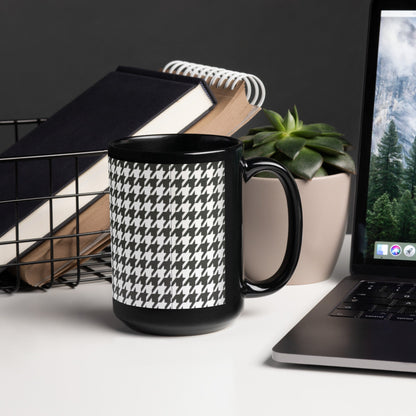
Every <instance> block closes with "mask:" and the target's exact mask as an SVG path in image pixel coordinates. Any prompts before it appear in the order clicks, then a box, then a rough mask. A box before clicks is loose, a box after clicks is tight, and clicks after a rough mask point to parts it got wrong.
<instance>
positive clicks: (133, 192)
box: [109, 158, 225, 309]
mask: <svg viewBox="0 0 416 416" xmlns="http://www.w3.org/2000/svg"><path fill="white" fill-rule="evenodd" d="M109 175H110V207H111V217H110V219H111V245H112V271H113V297H114V299H115V300H117V301H118V302H121V303H124V304H126V305H131V306H136V307H142V308H152V309H193V308H208V307H213V306H219V305H223V304H224V303H225V194H224V191H225V189H224V187H225V180H224V178H225V169H224V163H223V162H212V163H195V164H149V163H136V162H126V161H121V160H117V159H113V158H109Z"/></svg>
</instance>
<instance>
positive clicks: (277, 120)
mask: <svg viewBox="0 0 416 416" xmlns="http://www.w3.org/2000/svg"><path fill="white" fill-rule="evenodd" d="M263 112H264V113H265V114H266V116H267V117H268V119H269V120H270V122H271V123H272V124H273V126H274V128H275V129H276V130H277V131H285V130H286V129H285V127H284V125H283V118H282V116H281V115H280V114H279V113H276V112H275V111H272V110H267V109H265V108H263Z"/></svg>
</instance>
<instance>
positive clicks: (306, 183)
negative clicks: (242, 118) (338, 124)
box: [241, 107, 355, 284]
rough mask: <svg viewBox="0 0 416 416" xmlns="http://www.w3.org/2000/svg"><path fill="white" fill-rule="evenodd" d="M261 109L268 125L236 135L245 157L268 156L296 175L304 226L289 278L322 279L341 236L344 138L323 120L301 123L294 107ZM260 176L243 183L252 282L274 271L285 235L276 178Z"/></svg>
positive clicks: (350, 165)
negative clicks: (282, 114) (296, 261)
mask: <svg viewBox="0 0 416 416" xmlns="http://www.w3.org/2000/svg"><path fill="white" fill-rule="evenodd" d="M263 111H264V113H265V114H266V116H267V117H268V119H269V120H270V123H271V124H270V125H267V126H262V127H257V128H253V129H251V130H250V131H249V132H248V135H247V136H244V137H242V138H241V140H242V141H243V143H244V156H245V157H246V158H250V157H255V156H261V157H271V158H273V159H276V160H277V161H279V162H280V163H282V164H283V165H285V166H286V167H287V168H288V170H289V171H290V172H291V173H292V174H293V176H294V177H295V178H296V182H297V185H298V188H299V193H300V196H301V200H302V208H303V227H304V229H303V241H302V250H301V254H300V258H299V263H298V266H297V268H296V271H295V273H294V275H293V277H292V278H291V280H290V282H289V283H291V284H303V283H312V282H317V281H320V280H324V279H326V278H328V277H329V276H330V274H331V272H332V270H333V268H334V266H335V263H336V260H337V258H338V255H339V251H340V249H341V246H342V242H343V238H344V235H345V229H346V224H347V217H348V199H349V188H350V178H351V174H353V173H355V164H354V161H353V159H352V158H351V156H350V155H349V154H348V153H347V152H346V150H347V148H348V147H349V143H348V142H347V141H346V140H345V138H344V136H343V135H342V134H341V133H339V132H338V131H337V130H336V129H335V128H334V127H332V126H330V125H328V124H325V123H314V124H304V123H303V122H302V121H301V120H300V119H299V116H298V112H297V109H296V107H294V108H293V109H292V110H288V112H287V114H286V116H285V117H282V116H281V115H280V114H278V113H276V112H274V111H271V110H266V109H264V110H263ZM266 175H267V174H266ZM266 175H265V174H263V175H262V176H258V177H255V178H253V179H252V180H250V181H248V182H247V183H246V184H245V185H244V188H243V201H244V202H243V203H244V214H243V215H244V219H243V221H244V228H243V240H244V260H245V273H246V277H247V278H248V279H249V280H253V281H258V280H263V279H267V278H268V277H269V276H270V275H271V274H272V273H273V272H274V271H275V270H276V268H277V267H278V266H279V264H280V262H281V261H282V259H283V254H284V249H285V246H286V239H287V207H286V203H285V197H284V191H283V188H282V186H281V185H280V182H279V181H278V180H277V179H275V178H273V177H272V175H267V176H266ZM258 201H262V202H261V204H259V203H258ZM276 229H278V230H279V232H278V233H277V232H276Z"/></svg>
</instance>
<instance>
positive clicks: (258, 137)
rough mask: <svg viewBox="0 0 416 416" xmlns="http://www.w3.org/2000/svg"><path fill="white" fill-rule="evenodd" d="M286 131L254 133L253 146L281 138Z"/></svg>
mask: <svg viewBox="0 0 416 416" xmlns="http://www.w3.org/2000/svg"><path fill="white" fill-rule="evenodd" d="M284 134H285V133H284V132H282V131H278V132H276V131H261V132H260V133H257V134H255V135H254V139H253V147H257V146H261V145H262V144H264V143H268V142H271V141H273V140H278V139H280V138H281V137H282V136H283V135H284Z"/></svg>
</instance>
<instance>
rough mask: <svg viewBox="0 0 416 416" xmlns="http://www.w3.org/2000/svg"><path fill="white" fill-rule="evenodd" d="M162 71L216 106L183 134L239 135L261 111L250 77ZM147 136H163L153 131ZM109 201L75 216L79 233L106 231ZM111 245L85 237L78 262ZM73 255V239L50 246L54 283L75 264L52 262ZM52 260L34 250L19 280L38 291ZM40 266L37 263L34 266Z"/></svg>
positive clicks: (207, 70) (260, 92) (179, 68)
mask: <svg viewBox="0 0 416 416" xmlns="http://www.w3.org/2000/svg"><path fill="white" fill-rule="evenodd" d="M163 72H165V73H173V74H176V75H183V76H187V77H195V78H199V79H201V80H202V82H205V85H208V87H209V89H210V92H211V93H212V95H214V97H215V99H216V101H217V103H216V105H215V107H214V108H212V109H211V110H210V111H209V112H208V113H207V114H205V116H204V117H203V118H201V119H200V120H199V121H197V122H196V123H195V124H193V125H192V126H191V127H190V128H188V129H187V130H186V131H185V132H186V133H205V134H219V135H225V136H227V135H228V136H229V135H231V134H233V133H234V132H235V131H237V130H239V129H240V128H241V127H242V126H244V124H246V123H247V122H248V121H249V120H250V119H251V118H253V117H254V116H255V115H256V114H257V113H258V112H259V111H260V109H261V105H262V104H263V102H264V99H265V95H266V92H265V87H264V85H263V83H262V81H261V80H260V79H259V78H258V77H256V76H255V75H251V74H246V73H243V72H237V71H231V70H227V69H224V68H217V67H213V66H207V65H200V64H195V63H191V62H186V61H178V60H176V61H172V62H169V63H168V64H167V65H166V66H165V67H164V68H163ZM152 133H154V134H157V133H163V131H158V130H157V129H156V130H152ZM108 212H109V207H108V197H107V196H105V197H103V198H101V200H98V201H97V202H95V203H94V204H92V205H91V206H90V207H89V208H88V209H86V210H85V211H84V212H82V213H81V214H80V217H79V227H80V232H82V233H89V232H92V231H101V230H107V229H108V228H109V216H108ZM74 227H75V219H74V220H72V221H71V222H70V223H68V224H67V225H66V226H64V227H63V228H62V229H60V230H58V231H57V232H56V233H55V234H54V236H55V237H59V236H60V235H66V236H68V235H71V234H73V233H74V229H75V228H74ZM109 243H110V236H109V235H108V234H99V235H98V237H97V235H91V236H88V235H85V236H83V237H82V238H81V239H80V254H81V255H82V257H83V259H82V261H85V260H86V259H87V256H89V255H92V254H96V253H98V252H100V251H101V250H102V249H103V248H104V247H105V246H106V245H108V244H109ZM76 255H77V248H76V240H75V239H74V238H65V239H64V238H62V239H57V240H55V242H54V254H53V258H54V259H55V261H54V278H55V279H56V278H58V277H60V276H61V275H62V274H64V273H65V272H67V271H68V270H69V269H71V268H74V267H76V266H77V261H76V260H69V261H68V260H65V261H64V260H63V261H58V260H56V259H61V258H69V257H73V256H76ZM50 258H51V252H50V243H49V241H46V242H44V243H42V244H41V245H40V246H39V247H37V248H35V249H34V250H31V251H30V252H29V253H27V254H26V255H25V256H24V257H23V258H22V259H21V262H22V263H28V264H27V265H26V264H25V265H22V266H20V270H19V274H20V277H21V278H22V279H23V280H25V281H26V282H27V283H29V284H30V285H33V286H41V285H43V284H45V283H48V282H49V281H50V279H51V267H50V263H48V260H50ZM40 260H41V261H44V262H43V263H38V262H39V261H40Z"/></svg>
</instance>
